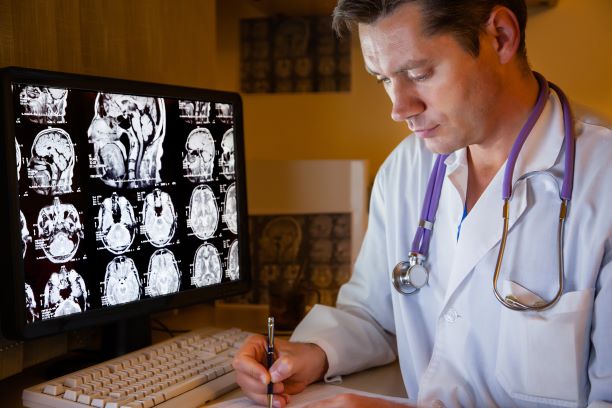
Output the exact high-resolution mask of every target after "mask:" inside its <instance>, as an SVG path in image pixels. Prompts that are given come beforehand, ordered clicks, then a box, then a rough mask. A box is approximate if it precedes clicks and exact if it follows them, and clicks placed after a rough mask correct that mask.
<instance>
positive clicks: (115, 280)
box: [102, 255, 141, 305]
mask: <svg viewBox="0 0 612 408" xmlns="http://www.w3.org/2000/svg"><path fill="white" fill-rule="evenodd" d="M140 287H141V284H140V278H139V277H138V271H137V270H136V265H134V261H133V260H132V259H131V258H128V257H125V256H123V255H121V256H118V257H116V258H114V259H113V260H112V261H110V262H109V264H108V265H107V266H106V274H105V275H104V294H103V298H102V304H103V305H118V304H121V303H126V302H131V301H134V300H138V299H140Z"/></svg>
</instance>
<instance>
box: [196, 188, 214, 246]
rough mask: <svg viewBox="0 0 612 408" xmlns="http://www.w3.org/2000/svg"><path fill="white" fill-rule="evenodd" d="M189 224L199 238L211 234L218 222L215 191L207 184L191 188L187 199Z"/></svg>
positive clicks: (206, 237)
mask: <svg viewBox="0 0 612 408" xmlns="http://www.w3.org/2000/svg"><path fill="white" fill-rule="evenodd" d="M189 224H190V226H191V230H192V231H193V233H194V234H195V235H196V236H197V237H198V238H200V239H208V238H210V237H212V236H213V234H214V233H215V231H216V230H217V225H218V224H219V209H218V208H217V202H216V197H215V193H214V192H213V191H212V189H211V188H210V187H209V186H207V185H199V186H197V187H196V188H194V189H193V192H192V194H191V199H190V201H189Z"/></svg>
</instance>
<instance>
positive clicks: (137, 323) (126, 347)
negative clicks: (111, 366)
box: [101, 316, 151, 359]
mask: <svg viewBox="0 0 612 408" xmlns="http://www.w3.org/2000/svg"><path fill="white" fill-rule="evenodd" d="M150 345H151V324H150V320H149V316H139V317H135V318H131V319H122V320H119V321H117V322H114V323H111V324H108V325H106V326H104V327H103V328H102V350H101V351H102V354H103V355H104V356H105V358H106V359H109V358H114V357H118V356H122V355H124V354H126V353H129V352H131V351H135V350H138V349H141V348H143V347H146V346H150Z"/></svg>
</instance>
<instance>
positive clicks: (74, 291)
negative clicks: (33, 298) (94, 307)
mask: <svg viewBox="0 0 612 408" xmlns="http://www.w3.org/2000/svg"><path fill="white" fill-rule="evenodd" d="M44 297H45V303H44V308H45V309H47V310H48V311H49V315H48V316H47V317H58V316H65V315H69V314H72V313H79V312H82V311H84V310H86V309H87V307H88V305H87V288H86V287H85V281H84V280H83V277H82V276H81V275H80V274H79V273H78V272H77V271H75V270H74V269H70V270H68V269H67V268H66V266H64V265H62V266H61V267H60V270H59V272H53V273H52V274H51V277H50V278H49V280H48V281H47V284H46V285H45V294H44Z"/></svg>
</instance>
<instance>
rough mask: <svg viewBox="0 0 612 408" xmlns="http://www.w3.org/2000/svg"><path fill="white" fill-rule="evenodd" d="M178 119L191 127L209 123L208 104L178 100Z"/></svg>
mask: <svg viewBox="0 0 612 408" xmlns="http://www.w3.org/2000/svg"><path fill="white" fill-rule="evenodd" d="M179 117H180V118H181V119H183V120H184V121H185V123H189V124H191V125H201V124H206V123H210V102H204V101H188V100H180V101H179Z"/></svg>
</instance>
